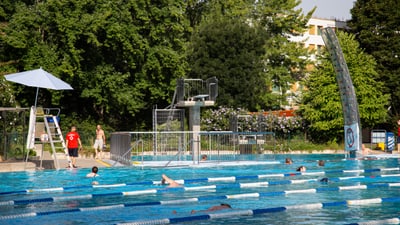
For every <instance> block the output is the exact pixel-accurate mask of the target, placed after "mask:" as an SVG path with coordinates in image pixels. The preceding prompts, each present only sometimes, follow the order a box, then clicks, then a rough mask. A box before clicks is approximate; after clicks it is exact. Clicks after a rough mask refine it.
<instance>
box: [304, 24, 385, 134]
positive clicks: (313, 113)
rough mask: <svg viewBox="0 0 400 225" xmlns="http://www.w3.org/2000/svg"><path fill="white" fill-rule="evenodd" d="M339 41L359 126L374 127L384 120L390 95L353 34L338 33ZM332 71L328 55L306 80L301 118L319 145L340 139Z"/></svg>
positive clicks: (339, 111)
mask: <svg viewBox="0 0 400 225" xmlns="http://www.w3.org/2000/svg"><path fill="white" fill-rule="evenodd" d="M337 35H338V39H339V42H340V45H341V48H342V51H343V54H344V57H345V60H346V63H347V66H348V68H349V72H350V75H351V78H352V81H353V85H354V88H355V91H356V96H357V101H358V104H359V112H360V119H361V125H362V127H370V128H373V127H374V126H375V125H377V124H379V123H382V122H385V121H386V120H387V116H388V114H387V109H386V108H387V106H388V105H389V95H387V94H383V93H382V88H383V83H382V82H379V81H377V78H378V73H377V72H376V66H377V65H376V62H375V60H374V58H373V57H372V56H370V55H368V54H366V53H364V51H363V50H362V49H361V48H360V46H359V44H358V42H357V41H355V37H354V35H351V34H347V33H344V32H338V33H337ZM335 75H336V74H335V71H334V68H333V65H332V62H331V60H330V57H329V55H328V53H327V52H324V54H323V55H321V56H320V57H319V58H318V63H317V65H316V68H315V69H314V70H313V71H312V72H311V74H310V75H309V76H308V77H307V78H306V79H305V86H306V87H307V89H306V90H305V91H304V93H303V102H302V106H301V113H302V116H303V117H304V119H305V120H306V121H308V123H309V128H310V129H309V132H310V134H311V135H310V136H311V137H312V138H313V139H314V140H316V141H320V142H326V141H335V140H342V139H343V124H344V120H343V112H342V106H341V103H340V93H339V87H338V85H337V81H336V76H335Z"/></svg>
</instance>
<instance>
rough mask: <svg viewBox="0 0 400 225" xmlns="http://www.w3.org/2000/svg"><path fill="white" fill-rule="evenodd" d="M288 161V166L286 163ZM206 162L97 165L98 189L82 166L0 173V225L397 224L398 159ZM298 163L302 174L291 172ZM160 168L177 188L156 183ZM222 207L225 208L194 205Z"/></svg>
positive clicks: (309, 157)
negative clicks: (225, 206)
mask: <svg viewBox="0 0 400 225" xmlns="http://www.w3.org/2000/svg"><path fill="white" fill-rule="evenodd" d="M286 157H291V158H292V159H293V161H294V163H293V164H292V165H286V164H284V159H285V158H286ZM210 158H211V160H210V161H209V162H207V163H209V165H210V166H207V164H204V165H205V166H201V167H187V166H186V167H181V168H177V167H174V168H160V167H157V168H151V167H114V168H101V169H100V171H99V174H100V176H99V177H97V178H95V180H96V181H97V182H99V185H92V181H93V179H92V178H86V177H85V175H86V174H87V173H89V172H90V169H74V170H69V169H62V170H49V171H36V172H15V173H0V180H1V183H0V224H32V225H33V224H165V223H176V224H226V223H229V224H246V223H248V224H363V223H366V222H376V223H377V222H379V223H380V224H390V223H395V224H398V223H399V222H400V220H399V217H400V169H399V167H400V165H399V164H400V163H399V162H400V161H399V158H385V159H382V158H372V159H368V160H352V159H345V156H344V155H342V154H310V155H268V156H265V160H268V161H271V162H277V163H271V164H254V165H253V164H249V165H246V164H237V165H235V166H232V165H231V164H229V166H224V164H223V163H221V164H213V163H211V162H212V158H213V157H210ZM320 159H323V160H325V161H326V164H325V166H324V167H320V166H318V165H317V161H318V160H320ZM257 161H260V162H261V161H262V158H261V159H260V158H257ZM300 165H304V166H306V168H307V171H306V172H302V173H300V172H296V168H297V167H298V166H300ZM162 174H167V175H168V176H169V177H171V178H173V179H175V180H177V181H178V182H182V183H184V185H183V186H182V187H178V188H167V187H165V186H162V185H160V184H159V181H160V180H161V175H162ZM325 177H326V178H328V182H327V183H323V182H320V181H319V180H320V179H322V178H325ZM221 203H227V204H230V205H231V206H232V209H225V210H220V211H211V212H210V211H203V212H201V211H199V210H206V209H208V208H209V207H211V206H214V205H219V204H221ZM192 210H196V211H197V212H196V213H194V214H192V213H191V211H192Z"/></svg>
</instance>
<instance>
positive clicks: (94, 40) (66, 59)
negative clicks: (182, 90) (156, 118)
mask: <svg viewBox="0 0 400 225" xmlns="http://www.w3.org/2000/svg"><path fill="white" fill-rule="evenodd" d="M183 6H184V3H183V1H175V0H167V1H159V2H157V4H156V3H155V2H154V1H150V0H128V1H126V0H115V1H106V0H99V1H90V0H69V1H44V2H39V3H37V4H34V5H23V4H21V5H18V6H17V7H16V13H15V14H13V16H12V19H11V20H10V21H9V23H7V25H6V26H5V27H3V29H2V35H1V39H0V47H1V48H0V51H1V53H0V55H4V58H2V61H3V62H7V61H15V62H17V63H16V64H14V65H12V66H11V67H10V68H8V69H7V71H8V72H15V71H24V70H29V69H33V68H38V67H40V66H42V67H43V68H44V69H46V70H48V71H49V72H52V73H53V74H55V75H57V76H59V77H60V78H61V79H63V80H65V81H66V82H68V83H70V84H71V85H72V87H73V88H74V91H65V92H53V91H48V90H44V91H41V92H40V93H41V94H40V100H39V102H40V103H42V104H43V105H45V106H46V107H55V106H61V107H62V112H63V113H65V114H67V115H70V116H73V115H74V113H76V114H77V117H76V118H81V119H85V120H87V119H88V118H89V119H92V120H96V121H99V122H101V123H107V124H109V125H111V126H113V127H118V129H134V128H138V127H144V126H146V127H151V121H152V120H151V113H149V111H151V110H152V108H153V105H155V104H158V105H161V106H167V105H168V104H169V103H168V102H169V100H170V98H171V96H172V93H173V90H174V88H175V85H174V84H175V80H176V78H178V77H182V76H184V74H185V70H186V63H185V58H184V52H185V46H186V39H185V37H184V35H185V32H186V31H187V27H188V22H187V20H186V17H185V14H184V11H183V10H182V8H183ZM16 94H17V99H19V100H20V102H21V104H24V105H26V104H29V103H31V102H32V99H31V97H30V96H32V91H30V90H29V89H23V90H22V89H19V91H18V92H17V93H16Z"/></svg>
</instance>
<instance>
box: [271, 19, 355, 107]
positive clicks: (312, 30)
mask: <svg viewBox="0 0 400 225" xmlns="http://www.w3.org/2000/svg"><path fill="white" fill-rule="evenodd" d="M307 26H308V29H307V31H306V32H305V33H304V34H303V35H300V36H296V37H291V38H290V40H291V41H294V42H299V43H302V44H303V45H304V47H305V48H308V49H309V50H310V52H311V53H312V54H311V55H310V57H311V59H312V60H316V56H317V55H318V54H319V53H320V51H321V50H322V49H323V48H324V46H325V44H324V41H323V40H322V36H321V29H322V28H326V27H333V28H335V29H336V30H342V29H347V28H348V27H347V23H346V22H345V21H339V20H336V19H321V18H311V19H310V20H309V21H308V23H307ZM289 85H290V87H291V88H290V89H289V90H288V91H287V92H286V96H287V97H286V100H287V102H288V104H287V105H282V108H284V109H287V110H288V109H297V108H298V106H297V102H298V98H299V97H300V96H301V91H302V90H303V87H302V85H301V84H300V83H299V82H296V83H294V84H289ZM273 90H274V92H276V93H279V88H274V89H273ZM279 94H281V93H279Z"/></svg>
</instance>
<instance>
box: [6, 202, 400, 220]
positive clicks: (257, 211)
mask: <svg viewBox="0 0 400 225" xmlns="http://www.w3.org/2000/svg"><path fill="white" fill-rule="evenodd" d="M388 202H390V203H393V202H400V197H388V198H372V199H353V200H344V201H338V202H327V203H311V204H300V205H289V206H282V207H272V208H260V209H248V210H229V211H225V212H222V211H220V212H217V213H210V214H204V215H191V216H184V217H173V218H163V219H156V220H141V221H133V222H128V223H120V224H125V225H126V224H136V225H141V224H168V223H182V222H190V221H197V220H211V219H217V218H227V217H232V216H252V215H259V214H265V213H275V212H283V211H287V210H296V209H322V208H327V207H332V206H335V207H337V206H350V205H368V204H377V203H380V204H382V203H388ZM124 207H131V206H130V205H129V204H118V205H112V206H100V207H90V208H74V209H64V210H58V211H46V212H31V213H23V214H17V215H7V216H0V220H7V219H17V218H27V217H39V216H46V215H52V214H63V213H74V212H85V211H97V210H109V209H119V208H124Z"/></svg>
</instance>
